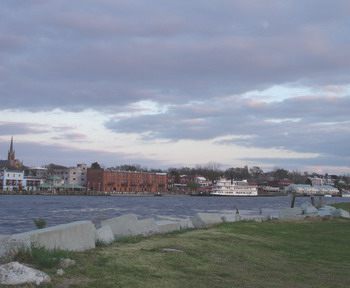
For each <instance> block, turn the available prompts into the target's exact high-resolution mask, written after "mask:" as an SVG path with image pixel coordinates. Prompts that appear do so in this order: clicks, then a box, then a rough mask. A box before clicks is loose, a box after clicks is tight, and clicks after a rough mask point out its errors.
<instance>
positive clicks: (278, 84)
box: [0, 0, 350, 174]
mask: <svg viewBox="0 0 350 288" xmlns="http://www.w3.org/2000/svg"><path fill="white" fill-rule="evenodd" d="M349 27H350V1H348V0H332V1H329V0H303V1H295V0H215V1H211V0H210V1H207V0H201V1H196V0H194V1H188V0H177V1H168V0H74V1H72V0H69V1H68V0H2V1H1V2H0V100H1V105H0V159H6V158H7V151H8V148H9V143H10V139H11V136H13V137H14V140H15V150H16V157H17V158H19V159H20V160H23V162H24V164H26V165H28V166H40V165H43V164H48V163H57V164H62V165H68V166H74V165H76V164H77V163H87V164H91V163H92V162H95V161H98V162H99V163H100V164H103V165H105V166H106V167H109V166H115V165H121V164H133V163H138V164H140V165H142V166H147V167H149V168H168V167H182V166H190V167H192V166H195V165H205V164H206V163H209V162H216V163H219V164H221V167H222V168H225V167H242V166H244V165H248V167H251V166H260V167H261V168H263V169H264V170H265V171H266V170H267V171H268V170H272V169H274V168H285V169H289V170H293V169H295V170H299V171H315V172H324V173H326V172H327V173H338V174H345V173H350V155H349V151H350V150H349V147H350V145H349V144H350V125H349V124H350V113H349V108H350V33H349Z"/></svg>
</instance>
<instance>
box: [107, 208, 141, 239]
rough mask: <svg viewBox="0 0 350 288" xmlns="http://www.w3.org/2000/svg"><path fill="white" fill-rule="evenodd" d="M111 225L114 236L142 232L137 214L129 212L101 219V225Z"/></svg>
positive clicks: (132, 234) (126, 235) (118, 236)
mask: <svg viewBox="0 0 350 288" xmlns="http://www.w3.org/2000/svg"><path fill="white" fill-rule="evenodd" d="M106 225H108V226H110V227H111V229H112V232H113V234H114V238H115V239H118V238H123V237H129V236H136V235H140V234H142V229H141V226H140V223H139V220H138V218H137V216H136V215H135V214H127V215H123V216H119V217H115V218H111V219H107V220H104V221H101V227H103V226H106Z"/></svg>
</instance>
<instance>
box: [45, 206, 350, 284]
mask: <svg viewBox="0 0 350 288" xmlns="http://www.w3.org/2000/svg"><path fill="white" fill-rule="evenodd" d="M339 205H341V206H342V208H343V209H346V210H348V211H349V210H350V203H346V204H339ZM337 206H338V205H337ZM163 248H174V249H179V250H182V251H184V253H182V254H173V253H164V252H162V251H161V250H162V249H163ZM70 256H71V257H72V258H74V259H75V260H76V261H77V265H75V266H73V267H70V268H67V269H65V272H66V274H65V275H63V276H55V275H54V273H55V271H56V270H55V269H53V268H50V269H43V270H44V271H46V272H48V273H49V274H50V275H53V276H52V279H53V282H52V284H50V286H41V287H101V288H102V287H104V288H105V287H152V288H153V287H154V288H155V287H162V288H164V287H166V288H170V287H242V288H243V287H244V288H248V287H254V288H257V287H264V288H265V287H284V288H285V287H291V288H295V287H310V288H311V287H312V288H315V287H324V288H330V287H335V288H339V287H350V272H349V271H350V220H349V219H340V218H329V217H328V218H321V217H317V218H308V219H305V220H302V221H270V222H264V223H255V222H237V223H224V224H221V225H218V226H215V227H212V228H210V229H206V230H193V231H187V232H185V233H173V234H168V235H159V236H155V237H151V238H131V239H128V240H127V241H121V242H116V243H114V244H112V245H110V246H106V247H100V248H97V249H95V250H91V251H88V252H84V253H73V254H72V255H70Z"/></svg>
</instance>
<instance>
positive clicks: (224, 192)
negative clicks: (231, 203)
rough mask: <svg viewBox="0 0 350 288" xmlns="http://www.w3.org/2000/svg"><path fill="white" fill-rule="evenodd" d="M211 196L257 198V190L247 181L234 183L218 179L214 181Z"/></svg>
mask: <svg viewBox="0 0 350 288" xmlns="http://www.w3.org/2000/svg"><path fill="white" fill-rule="evenodd" d="M210 195H211V196H243V197H247V196H258V188H257V186H255V185H250V184H249V183H248V181H246V180H243V181H234V180H226V179H220V180H218V181H216V183H215V184H214V186H213V189H212V191H211V192H210Z"/></svg>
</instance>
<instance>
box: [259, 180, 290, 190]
mask: <svg viewBox="0 0 350 288" xmlns="http://www.w3.org/2000/svg"><path fill="white" fill-rule="evenodd" d="M266 184H267V185H266V186H270V187H278V188H279V189H280V190H283V189H284V188H285V187H287V186H289V185H291V184H294V182H293V181H291V180H289V179H286V178H284V179H280V180H277V181H276V180H275V181H267V183H266Z"/></svg>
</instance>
